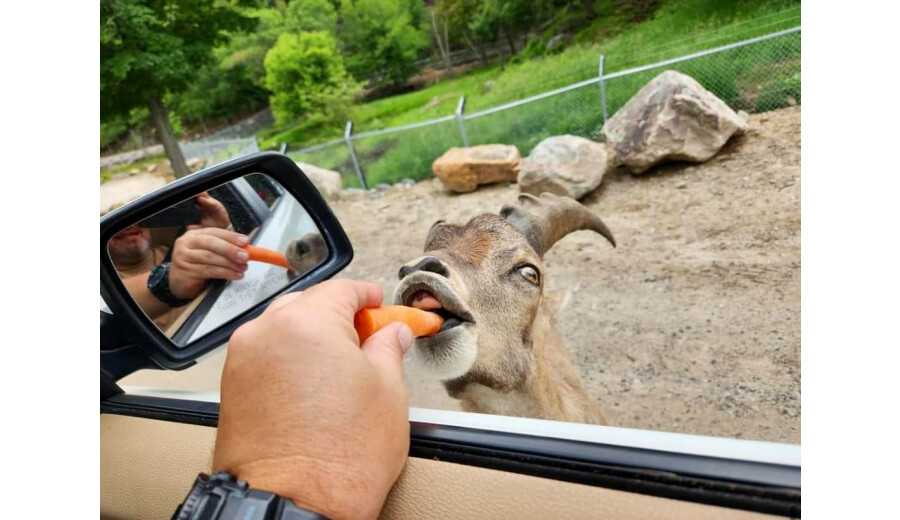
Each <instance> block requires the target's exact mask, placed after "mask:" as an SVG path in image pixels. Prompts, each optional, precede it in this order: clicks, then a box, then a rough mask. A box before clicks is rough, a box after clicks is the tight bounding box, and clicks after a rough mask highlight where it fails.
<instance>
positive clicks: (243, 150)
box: [180, 137, 259, 165]
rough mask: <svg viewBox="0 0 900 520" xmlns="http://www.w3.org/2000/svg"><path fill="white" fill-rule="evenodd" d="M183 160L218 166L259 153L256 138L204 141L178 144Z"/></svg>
mask: <svg viewBox="0 0 900 520" xmlns="http://www.w3.org/2000/svg"><path fill="white" fill-rule="evenodd" d="M180 146H181V153H182V154H183V155H184V158H185V159H203V160H204V161H205V162H206V163H207V165H213V164H218V163H220V162H225V161H228V160H230V159H234V158H236V157H241V156H244V155H250V154H251V153H256V152H258V151H259V144H258V143H257V142H256V137H247V138H245V139H204V140H199V141H191V142H188V143H180Z"/></svg>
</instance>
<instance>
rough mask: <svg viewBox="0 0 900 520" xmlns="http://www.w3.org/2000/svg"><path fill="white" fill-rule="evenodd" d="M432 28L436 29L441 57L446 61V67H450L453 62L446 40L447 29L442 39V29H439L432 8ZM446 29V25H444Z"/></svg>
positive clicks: (436, 38)
mask: <svg viewBox="0 0 900 520" xmlns="http://www.w3.org/2000/svg"><path fill="white" fill-rule="evenodd" d="M431 28H432V29H433V30H434V39H435V41H436V42H437V46H438V51H439V52H440V54H441V59H442V60H443V61H444V66H445V67H446V68H448V69H449V68H450V67H452V66H453V64H452V63H451V62H450V53H449V50H448V49H447V41H446V31H445V33H444V40H443V41H442V40H441V31H440V30H439V29H438V23H437V20H436V19H435V16H434V10H433V9H432V10H431ZM444 29H446V25H445V26H444Z"/></svg>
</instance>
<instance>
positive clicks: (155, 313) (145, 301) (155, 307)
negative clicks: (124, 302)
mask: <svg viewBox="0 0 900 520" xmlns="http://www.w3.org/2000/svg"><path fill="white" fill-rule="evenodd" d="M148 278H150V272H149V271H148V272H146V273H143V274H139V275H137V276H131V277H129V278H125V279H123V280H122V283H123V284H124V285H125V288H126V289H127V290H128V294H130V295H131V297H132V298H134V301H135V302H137V304H138V307H140V308H141V310H142V311H144V313H146V314H147V316H149V317H150V319H155V318H157V317H159V316H160V315H162V314H164V313H166V312H167V311H169V309H171V307H169V306H168V305H166V304H165V303H163V302H161V301H159V299H157V298H156V296H153V293H151V292H150V289H148V288H147V279H148Z"/></svg>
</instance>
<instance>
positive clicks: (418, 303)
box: [409, 291, 444, 311]
mask: <svg viewBox="0 0 900 520" xmlns="http://www.w3.org/2000/svg"><path fill="white" fill-rule="evenodd" d="M409 306H410V307H415V308H416V309H421V310H423V311H430V310H433V309H441V308H443V307H444V306H443V305H441V302H439V301H437V298H435V297H434V296H432V295H430V294H428V292H427V291H419V292H417V293H416V294H414V295H413V297H412V302H410V304H409Z"/></svg>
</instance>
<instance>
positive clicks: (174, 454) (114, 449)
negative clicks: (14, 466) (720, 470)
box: [100, 414, 778, 520]
mask: <svg viewBox="0 0 900 520" xmlns="http://www.w3.org/2000/svg"><path fill="white" fill-rule="evenodd" d="M215 432H216V430H215V428H212V427H208V426H200V425H194V424H185V423H177V422H169V421H160V420H153V419H147V418H141V417H129V416H124V415H114V414H101V415H100V475H101V478H100V512H101V518H102V519H107V520H138V519H141V520H143V519H155V518H169V517H170V516H171V514H172V511H174V510H175V507H177V505H178V504H179V503H180V501H181V500H182V499H183V498H184V496H185V494H186V493H187V491H188V489H189V487H190V485H191V483H192V482H193V480H194V478H195V477H196V475H197V473H198V472H200V471H207V472H208V471H209V470H210V465H211V462H212V453H213V447H214V445H215ZM467 517H477V518H485V519H494V518H496V519H502V520H508V518H510V517H515V518H523V519H528V518H623V519H630V518H634V519H638V518H641V519H654V518H659V519H663V518H666V519H676V520H677V519H689V518H690V519H704V518H709V519H713V518H715V519H726V520H727V519H735V520H742V519H763V518H778V517H775V516H771V515H764V514H760V513H754V512H749V511H741V510H737V509H727V508H722V507H717V506H711V505H705V504H697V503H692V502H684V501H679V500H672V499H668V498H661V497H655V496H649V495H642V494H637V493H630V492H625V491H619V490H614V489H606V488H602V487H595V486H587V485H582V484H576V483H571V482H563V481H559V480H551V479H545V478H539V477H534V476H530V475H522V474H517V473H509V472H504V471H497V470H492V469H487V468H480V467H476V466H468V465H462V464H455V463H450V462H443V461H438V460H431V459H423V458H415V457H411V458H410V459H409V462H408V463H407V466H406V468H405V470H404V472H403V474H402V475H401V476H400V479H399V480H398V481H397V483H396V485H395V486H394V488H393V490H392V491H391V493H390V495H389V496H388V499H387V502H386V503H385V507H384V510H383V511H382V515H381V518H384V519H423V518H467Z"/></svg>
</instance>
